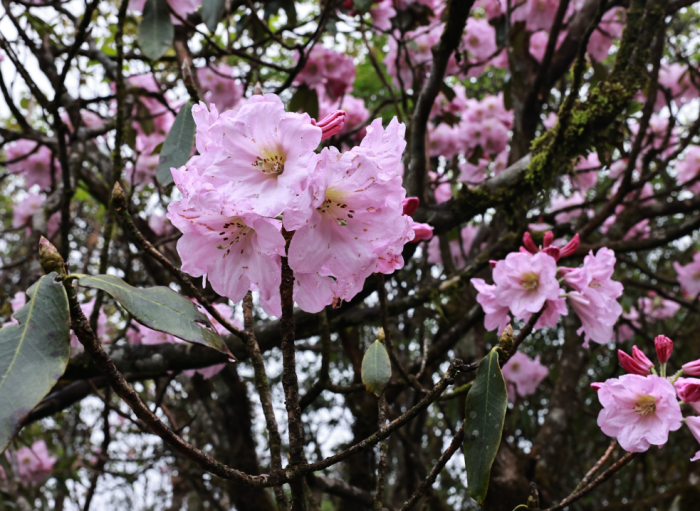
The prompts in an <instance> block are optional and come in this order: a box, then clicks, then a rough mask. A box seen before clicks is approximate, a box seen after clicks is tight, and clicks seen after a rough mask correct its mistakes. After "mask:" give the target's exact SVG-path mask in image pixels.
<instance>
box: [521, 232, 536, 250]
mask: <svg viewBox="0 0 700 511" xmlns="http://www.w3.org/2000/svg"><path fill="white" fill-rule="evenodd" d="M523 245H525V249H526V250H527V251H528V252H530V253H531V254H536V253H537V252H539V251H540V249H539V248H537V245H535V242H534V241H532V235H531V234H530V233H529V232H525V234H523Z"/></svg>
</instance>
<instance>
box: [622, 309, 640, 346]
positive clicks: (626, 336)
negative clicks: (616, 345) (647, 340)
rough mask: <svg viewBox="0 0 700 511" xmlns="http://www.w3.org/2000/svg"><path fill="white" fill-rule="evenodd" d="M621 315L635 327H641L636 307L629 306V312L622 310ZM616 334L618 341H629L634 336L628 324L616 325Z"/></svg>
mask: <svg viewBox="0 0 700 511" xmlns="http://www.w3.org/2000/svg"><path fill="white" fill-rule="evenodd" d="M622 317H623V318H624V319H627V320H629V322H630V323H632V325H633V326H635V327H636V328H641V325H640V324H639V312H637V309H635V308H634V307H631V308H630V311H629V312H623V313H622ZM617 336H618V339H617V340H618V341H619V342H625V341H629V340H630V339H632V337H634V329H633V328H632V327H630V326H629V325H626V324H621V325H619V326H618V327H617Z"/></svg>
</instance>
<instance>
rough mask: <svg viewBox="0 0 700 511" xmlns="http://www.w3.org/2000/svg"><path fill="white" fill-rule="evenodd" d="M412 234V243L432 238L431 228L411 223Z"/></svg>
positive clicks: (426, 225)
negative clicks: (413, 234)
mask: <svg viewBox="0 0 700 511" xmlns="http://www.w3.org/2000/svg"><path fill="white" fill-rule="evenodd" d="M413 232H414V233H415V237H414V238H413V240H412V242H413V243H418V242H419V241H424V240H426V241H427V240H429V239H430V238H432V237H433V228H432V226H430V225H428V224H421V223H418V222H413Z"/></svg>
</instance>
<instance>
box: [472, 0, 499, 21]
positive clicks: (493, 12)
mask: <svg viewBox="0 0 700 511" xmlns="http://www.w3.org/2000/svg"><path fill="white" fill-rule="evenodd" d="M474 7H475V8H478V7H481V8H483V9H484V11H486V17H488V18H489V19H491V18H495V17H496V16H499V15H501V14H502V13H503V6H502V5H501V2H500V1H499V0H477V1H476V2H474Z"/></svg>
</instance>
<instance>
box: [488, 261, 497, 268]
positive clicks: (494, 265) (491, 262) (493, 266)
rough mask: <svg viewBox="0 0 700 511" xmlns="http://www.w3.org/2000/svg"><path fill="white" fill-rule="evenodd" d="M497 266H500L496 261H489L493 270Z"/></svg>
mask: <svg viewBox="0 0 700 511" xmlns="http://www.w3.org/2000/svg"><path fill="white" fill-rule="evenodd" d="M497 264H498V261H494V260H491V261H489V266H491V268H492V269H493V268H495V267H496V265H497Z"/></svg>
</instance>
